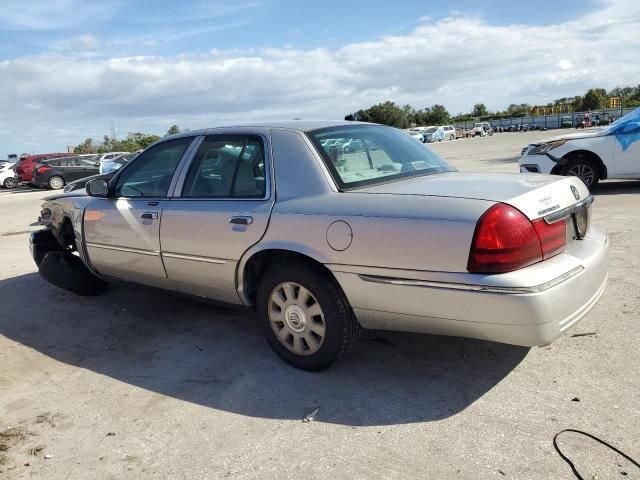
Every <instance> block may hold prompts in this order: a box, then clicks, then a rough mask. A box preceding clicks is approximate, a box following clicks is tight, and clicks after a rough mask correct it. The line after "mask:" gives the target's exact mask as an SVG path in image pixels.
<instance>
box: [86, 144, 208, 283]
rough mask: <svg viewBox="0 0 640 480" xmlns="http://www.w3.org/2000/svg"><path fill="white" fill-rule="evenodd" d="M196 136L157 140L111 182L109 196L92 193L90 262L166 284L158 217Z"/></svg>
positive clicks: (88, 238) (121, 275) (108, 271)
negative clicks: (163, 140) (159, 141)
mask: <svg viewBox="0 0 640 480" xmlns="http://www.w3.org/2000/svg"><path fill="white" fill-rule="evenodd" d="M195 138H197V137H196V136H188V137H182V138H177V139H173V140H168V141H165V142H161V143H158V144H156V145H155V146H153V147H151V148H149V149H147V150H146V151H145V152H143V153H142V154H140V156H138V157H137V158H136V159H135V161H132V162H131V163H130V164H129V165H127V166H126V168H123V169H122V170H121V171H120V172H119V174H118V175H116V176H115V177H114V178H113V179H112V181H111V182H110V183H109V196H108V197H107V198H95V199H93V200H92V201H91V203H89V205H87V208H86V209H85V213H84V220H83V222H84V234H85V242H86V250H87V255H88V257H89V262H90V263H91V265H92V266H93V267H94V268H95V269H96V270H97V271H98V272H99V273H101V274H103V275H107V276H112V277H116V278H122V279H126V280H131V281H134V282H139V283H145V284H148V285H154V286H160V287H166V286H167V275H166V273H165V270H164V266H163V264H162V259H161V258H160V219H161V215H162V209H163V208H164V206H165V204H166V203H167V198H168V196H169V192H170V190H171V189H172V188H173V183H172V182H174V180H175V175H176V172H177V171H178V167H179V165H181V162H182V161H183V159H186V157H187V154H188V149H189V147H190V145H191V144H192V143H193V142H194V139H195Z"/></svg>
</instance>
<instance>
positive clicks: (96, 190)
mask: <svg viewBox="0 0 640 480" xmlns="http://www.w3.org/2000/svg"><path fill="white" fill-rule="evenodd" d="M84 188H85V190H86V191H87V194H88V195H89V196H90V197H98V198H107V196H108V194H109V184H108V183H107V181H106V180H103V179H102V178H94V179H93V180H89V181H88V182H87V184H86V185H85V187H84Z"/></svg>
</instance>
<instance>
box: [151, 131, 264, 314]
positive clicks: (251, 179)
mask: <svg viewBox="0 0 640 480" xmlns="http://www.w3.org/2000/svg"><path fill="white" fill-rule="evenodd" d="M269 151H270V148H269V147H268V139H267V138H266V136H262V135H254V134H246V133H237V134H236V133H232V134H214V135H207V136H206V137H205V138H204V140H203V141H202V143H201V144H200V146H199V147H198V150H197V151H196V153H195V156H194V157H193V159H192V160H191V162H190V165H189V167H188V168H185V169H184V170H183V173H182V174H181V177H182V178H180V179H179V180H178V183H177V186H176V195H175V196H174V197H172V198H171V199H170V200H169V201H168V202H167V205H166V206H165V209H164V211H163V213H162V225H161V230H160V240H161V247H162V259H163V262H164V266H165V268H166V271H167V276H168V278H169V281H170V282H171V285H172V287H173V288H174V289H177V290H180V291H183V292H187V293H191V294H195V295H201V296H205V297H209V298H214V299H217V300H222V301H225V302H231V303H240V299H239V297H238V294H237V291H236V266H237V263H238V261H239V260H240V257H241V256H242V255H243V254H244V252H246V251H247V249H249V248H250V247H251V246H252V245H254V244H255V243H257V242H258V241H259V240H260V238H262V236H263V235H264V233H265V231H266V229H267V224H268V222H269V216H270V214H271V208H272V206H273V202H274V197H275V196H274V195H273V194H272V192H271V181H270V178H271V177H270V175H271V174H270V172H271V161H270V157H269V153H268V152H269Z"/></svg>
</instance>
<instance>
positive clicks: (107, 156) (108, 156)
mask: <svg viewBox="0 0 640 480" xmlns="http://www.w3.org/2000/svg"><path fill="white" fill-rule="evenodd" d="M128 153H129V152H109V153H102V154H100V155H98V158H97V162H98V164H99V165H100V173H106V172H105V171H104V170H105V165H108V167H107V168H110V167H113V165H110V164H109V162H110V161H111V160H114V159H115V158H118V157H120V156H122V155H125V154H128Z"/></svg>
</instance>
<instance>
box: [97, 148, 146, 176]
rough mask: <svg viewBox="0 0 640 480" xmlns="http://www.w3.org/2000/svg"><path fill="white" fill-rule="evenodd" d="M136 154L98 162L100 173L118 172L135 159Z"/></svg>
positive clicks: (124, 154) (122, 155) (125, 154)
mask: <svg viewBox="0 0 640 480" xmlns="http://www.w3.org/2000/svg"><path fill="white" fill-rule="evenodd" d="M136 155H138V154H137V153H123V154H121V155H118V156H116V157H114V158H110V159H103V160H101V162H100V173H109V172H113V171H114V170H118V169H119V168H121V167H122V166H123V165H125V164H126V163H127V162H129V161H130V160H131V159H133V158H135V156H136Z"/></svg>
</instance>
